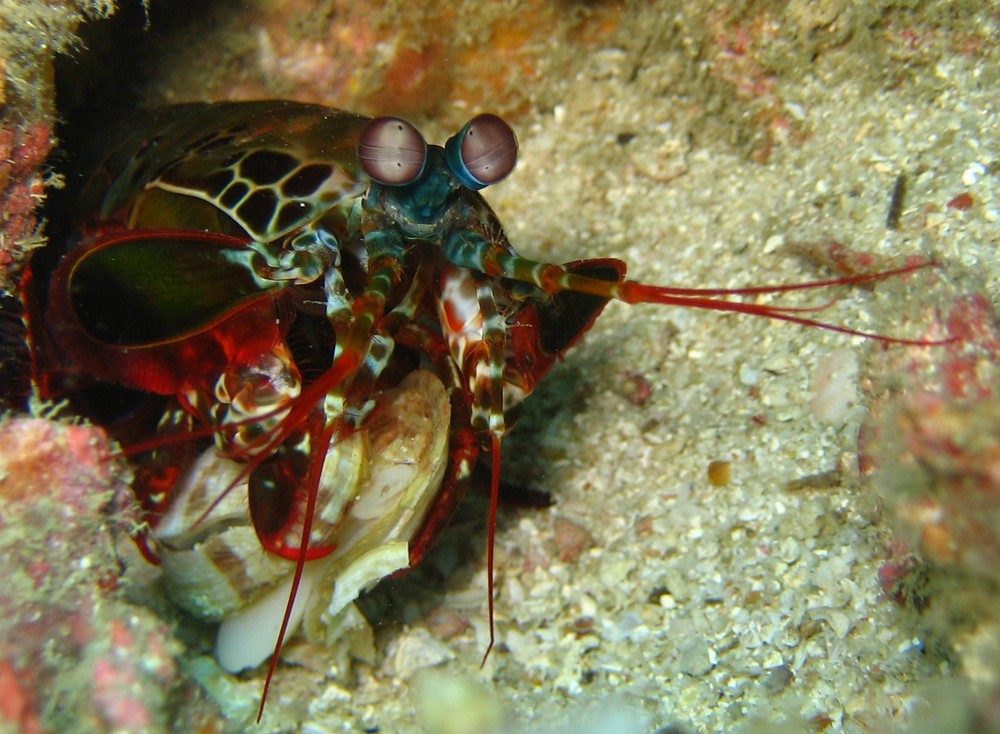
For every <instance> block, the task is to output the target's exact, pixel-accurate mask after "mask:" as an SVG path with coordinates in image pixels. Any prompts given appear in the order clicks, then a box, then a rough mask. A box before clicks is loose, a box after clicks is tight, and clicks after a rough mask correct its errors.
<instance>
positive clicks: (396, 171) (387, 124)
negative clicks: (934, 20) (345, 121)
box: [358, 117, 427, 186]
mask: <svg viewBox="0 0 1000 734" xmlns="http://www.w3.org/2000/svg"><path fill="white" fill-rule="evenodd" d="M358 160H360V161H361V168H362V170H364V172H365V173H367V174H368V175H369V176H370V177H371V179H372V180H373V181H376V182H378V183H380V184H384V185H386V186H403V185H405V184H408V183H413V182H414V181H416V180H417V179H418V178H419V177H420V174H421V173H423V172H424V165H425V164H426V163H427V143H426V142H424V138H423V136H422V135H421V134H420V131H419V130H417V128H415V127H413V125H411V124H410V123H408V122H407V121H406V120H400V119H399V118H398V117H378V118H376V119H374V120H372V121H371V122H369V123H368V125H367V126H365V129H364V130H362V131H361V137H359V138H358Z"/></svg>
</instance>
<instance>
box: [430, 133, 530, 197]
mask: <svg viewBox="0 0 1000 734" xmlns="http://www.w3.org/2000/svg"><path fill="white" fill-rule="evenodd" d="M445 150H446V153H447V156H448V167H449V168H451V171H452V173H454V174H455V175H456V176H457V177H458V178H459V180H460V181H461V182H462V183H463V184H465V185H466V186H468V187H469V188H470V189H481V188H483V187H485V186H489V185H490V184H495V183H496V182H497V181H500V180H501V179H503V178H506V176H507V174H509V173H510V172H511V171H513V170H514V164H515V163H517V136H516V135H514V131H513V130H511V128H510V125H508V124H507V123H506V122H504V121H503V120H501V119H500V118H499V117H497V116H496V115H479V116H478V117H473V118H472V119H471V120H470V121H469V122H468V123H466V125H465V127H463V128H462V129H461V130H460V131H459V133H458V134H457V135H455V136H454V137H452V138H451V139H449V140H448V143H447V144H446V146H445Z"/></svg>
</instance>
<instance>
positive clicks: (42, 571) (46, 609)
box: [0, 419, 176, 732]
mask: <svg viewBox="0 0 1000 734" xmlns="http://www.w3.org/2000/svg"><path fill="white" fill-rule="evenodd" d="M108 457H109V451H108V443H107V438H106V436H105V435H104V433H103V431H101V430H99V429H96V428H88V427H82V426H66V425H62V424H59V423H55V422H52V421H46V420H41V419H20V420H12V421H9V422H7V423H5V424H3V425H2V426H0V576H2V577H3V578H4V579H5V580H6V593H5V594H4V595H3V596H0V616H2V617H3V618H4V625H3V628H2V630H0V699H2V700H3V701H4V703H3V705H2V707H0V721H2V720H4V719H5V720H6V721H8V722H14V723H16V724H17V725H18V726H19V727H20V728H21V730H22V731H28V732H32V731H38V732H40V731H68V732H73V731H88V732H110V731H132V732H155V731H165V730H166V718H167V717H166V714H165V701H166V694H167V691H168V690H169V688H170V686H171V684H172V683H173V681H174V679H175V677H176V671H175V664H174V660H173V643H172V642H171V640H170V637H169V633H168V631H167V629H166V628H165V626H164V625H163V623H162V622H161V621H159V620H158V619H157V618H156V617H155V615H153V613H152V612H150V611H149V610H144V609H139V608H136V607H133V606H131V605H129V604H127V603H126V602H125V601H124V600H123V599H122V597H121V591H120V590H119V589H118V588H117V580H118V578H119V576H120V573H121V563H120V561H119V558H118V556H117V553H116V552H115V536H116V535H117V534H119V533H120V532H121V531H122V530H124V529H125V526H126V525H127V523H130V522H132V521H133V520H132V519H131V518H129V517H128V514H127V513H125V514H124V515H122V510H121V509H120V508H119V507H118V505H117V504H116V502H115V500H116V496H119V497H120V496H121V495H120V494H119V493H122V492H127V488H126V487H125V485H124V483H122V482H121V481H120V478H119V474H120V467H119V465H118V464H116V463H114V462H111V461H109V459H108ZM112 508H115V509H116V513H115V514H111V513H110V512H109V510H110V509H112ZM43 653H44V654H43Z"/></svg>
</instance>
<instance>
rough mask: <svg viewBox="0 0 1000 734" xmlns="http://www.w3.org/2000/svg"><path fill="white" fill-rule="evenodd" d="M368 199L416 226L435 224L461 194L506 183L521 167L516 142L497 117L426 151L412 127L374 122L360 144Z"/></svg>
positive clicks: (476, 121) (479, 120)
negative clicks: (369, 184)
mask: <svg viewBox="0 0 1000 734" xmlns="http://www.w3.org/2000/svg"><path fill="white" fill-rule="evenodd" d="M358 160H359V161H360V163H361V169H362V170H363V171H364V172H365V173H366V174H368V176H369V178H371V180H372V192H371V193H370V196H373V197H374V198H376V199H378V200H379V201H380V202H381V203H382V205H383V206H385V205H388V208H389V209H392V210H396V212H397V217H401V218H403V219H405V220H406V221H409V222H413V223H414V224H416V225H422V224H429V223H432V222H434V221H435V220H437V219H438V218H439V217H440V216H441V214H442V213H443V212H444V211H445V209H446V208H447V207H448V206H449V203H450V201H451V199H452V195H453V194H454V193H455V192H456V191H459V190H460V189H463V188H464V189H469V190H472V191H478V190H479V189H482V188H485V187H486V186H489V185H491V184H494V183H497V182H498V181H501V180H503V179H504V178H506V177H507V175H508V174H509V173H510V172H511V171H512V170H513V169H514V165H515V164H516V163H517V136H516V135H514V131H513V130H512V129H511V127H510V125H508V124H507V123H506V122H504V121H503V120H502V119H500V118H499V117H497V116H496V115H489V114H484V115H479V116H477V117H474V118H473V119H472V120H470V121H469V122H468V123H466V124H465V126H464V127H463V128H462V129H461V130H460V131H459V132H458V133H457V134H456V135H454V136H452V137H451V138H450V139H449V140H448V142H447V143H446V144H445V147H443V148H442V147H441V146H439V145H428V144H427V143H426V141H425V140H424V138H423V136H422V135H421V134H420V132H419V131H418V130H417V129H416V128H415V127H414V126H413V125H411V124H410V123H408V122H406V121H405V120H401V119H399V118H396V117H379V118H376V119H374V120H372V121H371V122H370V123H368V125H367V126H366V127H365V129H364V130H363V131H362V132H361V135H360V137H359V138H358Z"/></svg>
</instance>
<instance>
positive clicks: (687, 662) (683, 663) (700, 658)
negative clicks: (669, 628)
mask: <svg viewBox="0 0 1000 734" xmlns="http://www.w3.org/2000/svg"><path fill="white" fill-rule="evenodd" d="M678 667H680V669H681V672H683V673H686V674H687V675H690V676H693V677H695V678H700V677H701V676H703V675H705V674H706V673H708V671H710V670H711V669H712V668H714V667H715V651H714V650H712V648H711V647H710V646H708V645H706V644H704V642H701V641H698V642H694V643H689V644H688V645H686V646H685V647H684V648H683V649H682V650H681V655H680V660H679V665H678Z"/></svg>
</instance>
